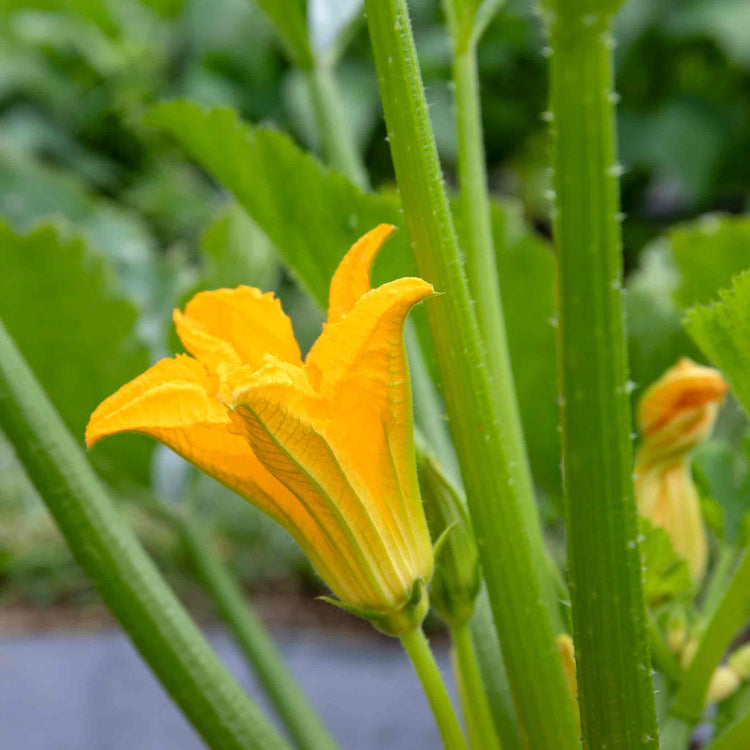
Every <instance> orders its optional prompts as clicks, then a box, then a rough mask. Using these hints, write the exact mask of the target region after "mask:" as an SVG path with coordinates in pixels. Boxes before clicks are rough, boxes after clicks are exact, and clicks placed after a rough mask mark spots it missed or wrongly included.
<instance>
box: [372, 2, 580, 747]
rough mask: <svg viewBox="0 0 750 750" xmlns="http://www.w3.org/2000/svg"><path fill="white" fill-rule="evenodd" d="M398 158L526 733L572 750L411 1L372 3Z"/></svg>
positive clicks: (508, 416)
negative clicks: (431, 288) (433, 292)
mask: <svg viewBox="0 0 750 750" xmlns="http://www.w3.org/2000/svg"><path fill="white" fill-rule="evenodd" d="M366 10H367V21H368V26H369V31H370V38H371V40H372V47H373V53H374V57H375V64H376V68H377V73H378V80H379V84H380V93H381V99H382V102H383V108H384V111H385V120H386V125H387V127H388V136H389V141H390V146H391V154H392V157H393V163H394V166H395V170H396V177H397V179H398V185H399V190H400V192H401V198H402V203H403V208H404V213H405V219H406V224H407V227H408V230H409V236H410V238H411V242H412V248H413V251H414V255H415V257H416V261H417V267H418V270H419V274H420V275H421V276H422V277H423V278H425V279H427V280H428V281H431V282H432V283H433V284H434V285H435V288H436V289H437V290H438V291H440V292H444V294H443V295H442V296H441V297H439V298H438V299H434V300H431V301H428V302H427V303H426V305H425V309H426V312H427V315H428V319H429V323H430V329H431V332H432V336H433V340H434V342H435V350H436V353H437V357H438V365H439V367H440V374H441V379H442V383H443V388H444V392H445V396H446V405H447V408H448V415H449V418H450V424H451V431H452V433H453V436H454V442H455V445H456V450H457V454H458V458H459V463H460V465H461V472H462V475H463V479H464V485H465V487H466V490H467V495H468V500H469V508H470V511H471V515H472V520H473V523H474V529H475V531H476V534H477V541H478V543H479V549H480V555H481V560H482V568H483V571H484V575H485V579H486V582H487V589H488V592H489V596H490V600H491V603H492V608H493V613H494V617H495V622H496V625H497V632H498V635H499V637H500V643H501V646H502V648H503V657H504V661H505V666H506V670H507V673H508V681H509V684H510V687H511V691H512V694H513V698H514V701H515V704H516V707H517V713H518V717H519V721H520V722H521V725H522V727H523V728H522V733H523V734H524V736H525V737H526V739H527V742H528V745H529V746H530V747H532V748H550V747H556V748H560V749H561V750H562V749H564V748H568V747H574V746H575V744H576V742H577V732H576V728H575V721H574V718H573V713H572V710H571V706H570V699H569V697H568V695H567V692H566V691H567V688H566V685H565V679H564V676H563V672H562V666H561V664H560V660H559V659H558V658H557V650H556V646H555V642H554V637H553V629H552V625H551V622H550V613H549V611H548V609H547V606H546V600H545V599H546V597H545V595H544V594H545V584H544V583H543V576H544V574H545V573H546V570H545V569H544V568H543V566H540V565H539V564H538V561H539V560H541V559H543V555H544V550H543V549H542V539H541V534H540V532H539V529H538V527H535V526H534V524H532V523H531V517H532V513H531V512H530V511H529V507H528V506H529V505H530V504H533V502H534V496H533V491H532V485H531V481H530V477H529V472H528V469H527V459H526V455H525V452H524V449H523V440H522V436H521V429H520V420H519V417H518V411H517V406H516V403H515V399H514V394H513V388H512V385H511V380H510V372H509V370H508V371H496V370H494V369H493V367H492V366H491V364H490V361H489V359H488V357H487V352H486V349H485V346H484V343H483V341H482V336H481V334H480V329H479V324H478V321H477V318H476V314H475V310H474V305H473V302H472V299H471V295H470V293H469V287H468V283H467V280H466V276H465V275H464V270H463V266H462V260H461V254H460V252H459V248H458V244H457V241H456V235H455V231H454V228H453V221H452V218H451V213H450V209H449V206H448V200H447V197H446V193H445V186H444V184H443V179H442V174H441V171H440V164H439V161H438V156H437V150H436V148H435V141H434V137H433V133H432V129H431V126H430V119H429V113H428V111H427V103H426V101H425V97H424V89H423V86H422V79H421V75H420V71H419V65H418V62H417V57H416V50H415V47H414V39H413V36H412V32H411V23H410V20H409V15H408V11H407V7H406V2H405V0H367V2H366Z"/></svg>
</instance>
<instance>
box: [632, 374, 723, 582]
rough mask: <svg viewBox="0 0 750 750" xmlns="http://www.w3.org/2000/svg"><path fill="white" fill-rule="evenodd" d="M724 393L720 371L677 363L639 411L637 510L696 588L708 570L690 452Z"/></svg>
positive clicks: (705, 432) (708, 430) (647, 394)
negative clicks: (664, 536)
mask: <svg viewBox="0 0 750 750" xmlns="http://www.w3.org/2000/svg"><path fill="white" fill-rule="evenodd" d="M726 390H727V385H726V383H725V382H724V380H723V378H722V377H721V374H720V373H719V372H718V370H714V369H713V368H710V367H702V366H700V365H697V364H695V362H692V361H691V360H689V359H681V360H680V361H679V362H678V363H677V364H676V365H675V366H674V367H672V368H671V369H669V370H667V372H666V373H664V375H662V377H661V378H659V380H657V381H656V382H655V383H654V384H653V385H651V387H650V388H648V390H647V391H646V392H645V393H644V394H643V396H642V397H641V401H640V404H639V406H638V422H639V425H640V430H641V436H642V438H643V442H642V443H641V446H640V448H639V450H638V455H637V457H636V467H635V472H636V495H637V498H638V510H639V512H640V513H641V515H643V516H644V517H646V518H647V519H648V520H649V521H651V523H652V524H654V525H655V526H660V527H661V528H663V529H665V530H666V532H667V533H668V534H669V537H670V539H671V542H672V546H673V547H674V549H675V552H677V553H678V554H679V555H681V556H682V557H684V558H685V560H686V561H687V564H688V568H689V570H690V575H691V577H692V579H693V581H694V582H695V583H699V582H700V581H701V579H702V578H703V575H704V573H705V570H706V560H707V544H706V531H705V527H704V523H703V517H702V515H701V511H700V503H699V499H698V493H697V491H696V488H695V484H694V483H693V479H692V475H691V473H690V452H691V451H692V450H693V448H695V447H696V446H697V445H698V444H699V443H700V442H701V441H703V440H705V439H706V438H708V436H709V435H710V433H711V430H712V429H713V425H714V422H715V421H716V416H717V413H718V409H719V405H720V404H721V401H722V400H723V398H724V394H725V393H726Z"/></svg>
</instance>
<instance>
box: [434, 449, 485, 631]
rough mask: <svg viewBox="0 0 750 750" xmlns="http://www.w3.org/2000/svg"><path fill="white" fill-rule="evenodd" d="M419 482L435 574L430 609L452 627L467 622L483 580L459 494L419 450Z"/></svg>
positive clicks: (466, 515)
mask: <svg viewBox="0 0 750 750" xmlns="http://www.w3.org/2000/svg"><path fill="white" fill-rule="evenodd" d="M420 454H421V455H420V478H421V480H422V482H421V484H422V499H423V502H424V509H425V515H426V516H427V524H428V526H429V528H430V534H431V536H432V539H433V540H435V572H434V574H433V577H432V583H431V585H430V602H431V604H432V607H433V609H434V610H435V611H436V612H437V613H438V614H439V615H440V617H442V618H443V619H444V620H445V621H446V622H447V623H448V624H449V625H451V627H456V626H458V625H461V624H463V623H465V622H467V621H468V620H469V618H470V617H471V615H472V612H473V611H474V601H475V600H476V598H477V595H478V594H479V589H480V588H481V584H482V578H481V571H480V567H479V553H478V551H477V544H476V540H475V539H474V532H473V531H472V529H471V521H470V520H469V515H468V513H467V511H466V504H465V501H464V500H463V498H462V497H461V494H460V491H459V490H458V489H457V488H456V487H455V486H454V485H453V484H452V482H451V481H450V480H449V479H448V478H447V477H446V476H445V474H444V473H443V471H442V470H441V468H440V466H439V465H438V463H437V461H436V459H435V458H434V457H433V456H431V455H430V454H429V453H428V452H427V451H425V450H420Z"/></svg>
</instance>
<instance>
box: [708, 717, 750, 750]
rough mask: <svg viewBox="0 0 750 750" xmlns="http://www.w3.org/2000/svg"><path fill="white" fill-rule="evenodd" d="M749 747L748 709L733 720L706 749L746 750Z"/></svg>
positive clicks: (749, 720) (749, 723)
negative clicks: (740, 716) (741, 715)
mask: <svg viewBox="0 0 750 750" xmlns="http://www.w3.org/2000/svg"><path fill="white" fill-rule="evenodd" d="M748 747H750V711H749V712H748V713H746V714H745V715H744V716H743V717H742V718H740V719H738V720H737V721H735V722H734V724H732V725H731V726H730V727H728V728H727V729H726V730H725V731H724V732H722V734H721V736H720V737H719V739H717V740H716V741H715V742H712V743H711V744H710V745H709V746H708V750H747V748H748Z"/></svg>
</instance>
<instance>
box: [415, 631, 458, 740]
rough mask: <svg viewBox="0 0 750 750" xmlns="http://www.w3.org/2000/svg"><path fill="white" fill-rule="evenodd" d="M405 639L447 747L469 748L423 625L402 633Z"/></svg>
mask: <svg viewBox="0 0 750 750" xmlns="http://www.w3.org/2000/svg"><path fill="white" fill-rule="evenodd" d="M401 643H402V644H403V645H404V650H405V651H406V653H407V654H408V655H409V658H410V659H411V663H412V664H413V665H414V670H415V671H416V673H417V676H418V677H419V681H420V682H421V683H422V687H423V688H424V692H425V695H426V696H427V700H428V701H429V703H430V708H431V709H432V713H433V714H434V716H435V721H436V722H437V725H438V729H439V730H440V737H441V739H442V740H443V745H444V746H445V749H446V750H454V749H455V750H466V741H465V740H464V735H463V732H462V731H461V725H460V724H459V723H458V719H457V718H456V712H455V711H454V710H453V704H452V703H451V699H450V696H449V695H448V691H447V690H446V688H445V683H444V682H443V676H442V675H441V674H440V670H439V669H438V665H437V663H436V662H435V657H434V656H433V655H432V651H431V650H430V644H429V643H428V642H427V638H425V635H424V632H423V631H422V628H421V627H420V628H415V629H414V630H412V631H411V632H410V633H407V634H406V635H402V636H401Z"/></svg>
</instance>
